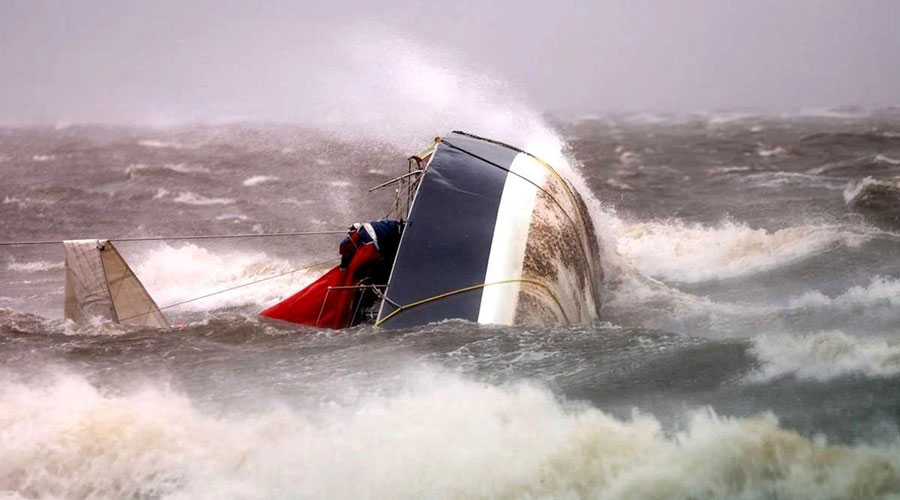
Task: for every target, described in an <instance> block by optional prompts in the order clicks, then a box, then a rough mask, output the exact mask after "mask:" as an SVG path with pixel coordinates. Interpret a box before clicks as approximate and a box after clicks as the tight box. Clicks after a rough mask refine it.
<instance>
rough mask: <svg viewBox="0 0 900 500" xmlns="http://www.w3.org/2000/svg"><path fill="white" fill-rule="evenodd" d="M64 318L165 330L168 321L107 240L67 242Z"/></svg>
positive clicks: (78, 321) (64, 244) (75, 320)
mask: <svg viewBox="0 0 900 500" xmlns="http://www.w3.org/2000/svg"><path fill="white" fill-rule="evenodd" d="M63 246H64V247H65V251H66V302H65V317H66V319H71V320H72V321H74V322H76V323H85V322H88V321H90V319H91V318H92V317H100V318H105V319H108V320H110V321H113V322H115V323H124V324H127V325H137V326H155V327H160V328H166V327H168V326H169V322H168V321H167V320H166V318H165V316H163V314H162V312H160V310H159V307H158V306H157V305H156V303H155V302H154V301H153V299H152V298H151V297H150V294H148V293H147V290H146V289H145V288H144V285H143V284H141V281H140V280H139V279H138V278H137V276H136V275H135V274H134V271H132V270H131V268H130V267H128V264H127V263H126V262H125V259H123V258H122V255H121V254H119V251H118V250H116V247H115V246H114V245H113V244H112V242H111V241H105V240H68V241H64V242H63Z"/></svg>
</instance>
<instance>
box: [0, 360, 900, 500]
mask: <svg viewBox="0 0 900 500" xmlns="http://www.w3.org/2000/svg"><path fill="white" fill-rule="evenodd" d="M420 378H422V381H421V382H419V383H418V384H417V387H415V388H413V389H411V390H408V391H403V392H401V393H400V394H395V395H392V396H369V397H365V398H363V400H362V401H360V402H359V403H358V404H357V405H356V406H354V407H352V408H342V407H337V408H336V407H333V406H324V407H321V408H314V409H308V410H305V411H300V410H291V409H287V408H277V409H274V410H270V411H267V412H263V413H255V414H244V415H225V416H222V415H218V416H211V415H208V414H205V413H203V412H201V411H200V410H198V409H197V408H196V407H195V406H194V405H193V403H192V401H191V400H190V399H189V398H187V397H186V396H184V395H181V394H178V393H173V392H172V391H171V390H168V389H160V388H157V387H152V386H151V387H147V388H145V389H143V390H140V391H137V392H134V393H131V394H125V395H115V394H108V393H105V392H104V391H101V390H98V389H97V388H96V387H94V386H92V385H91V384H89V383H88V382H87V381H86V380H84V379H83V378H80V377H74V376H68V375H61V376H58V377H57V378H56V380H53V381H51V382H50V383H48V384H45V385H43V386H40V387H35V386H28V385H25V384H21V383H12V382H5V383H3V384H2V385H0V448H2V449H3V450H4V454H3V456H2V457H0V464H2V467H0V488H2V489H3V490H5V491H11V492H19V493H20V494H23V495H26V496H38V497H50V496H52V497H79V498H80V497H85V496H93V497H118V498H123V497H145V496H153V497H162V498H173V497H176V498H183V497H187V498H223V497H247V498H265V497H273V496H279V495H283V494H284V493H285V492H290V494H291V496H296V497H301V498H358V497H375V498H420V497H422V496H429V497H432V498H459V497H465V498H522V497H526V498H575V497H598V498H636V499H640V498H664V497H675V498H720V497H742V498H756V497H778V498H824V497H829V498H851V497H854V498H858V497H874V496H878V495H882V494H885V493H887V492H889V491H895V490H896V488H897V487H898V485H900V445H898V444H896V443H895V444H890V445H885V446H883V447H881V448H874V447H869V446H864V445H858V446H853V447H848V446H839V445H833V444H829V443H827V441H825V439H824V438H815V439H809V438H806V437H803V436H800V435H798V434H796V433H794V432H791V431H788V430H785V429H782V428H781V427H780V426H779V425H778V421H777V419H776V418H775V417H774V416H773V415H771V414H763V415H760V416H758V417H754V418H727V417H720V416H717V415H715V414H714V413H713V412H712V411H711V410H705V411H697V412H694V413H692V414H690V416H689V418H688V420H687V424H686V426H685V429H684V430H683V431H682V432H679V433H677V434H675V435H673V436H666V435H665V434H664V433H663V432H662V431H661V426H660V424H659V423H658V422H657V421H656V420H655V419H653V418H652V417H649V416H640V415H638V416H636V417H634V418H633V419H632V420H630V421H623V420H618V419H615V418H613V417H611V416H609V415H607V414H605V413H603V412H601V411H599V410H597V409H594V408H589V407H584V406H578V405H570V404H565V403H561V402H559V401H558V400H556V399H555V398H554V397H553V395H552V394H551V393H550V392H549V391H546V390H544V389H542V388H539V387H535V386H533V385H529V384H521V383H520V384H514V385H510V386H502V387H495V386H488V385H484V384H478V383H473V382H468V381H465V380H462V379H460V378H451V377H434V376H425V377H420ZM347 478H352V481H348V480H347Z"/></svg>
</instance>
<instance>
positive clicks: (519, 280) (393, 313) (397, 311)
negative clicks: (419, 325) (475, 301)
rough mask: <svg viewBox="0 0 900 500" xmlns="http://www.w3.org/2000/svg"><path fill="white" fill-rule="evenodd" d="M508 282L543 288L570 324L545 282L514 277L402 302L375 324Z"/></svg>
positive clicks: (556, 298) (392, 302) (378, 324)
mask: <svg viewBox="0 0 900 500" xmlns="http://www.w3.org/2000/svg"><path fill="white" fill-rule="evenodd" d="M510 283H525V284H529V285H535V286H537V287H540V288H543V289H544V291H545V292H547V294H548V295H550V298H551V299H553V302H555V303H556V307H557V308H558V309H559V312H560V313H561V314H562V317H563V319H564V320H565V322H566V324H567V325H568V324H571V322H570V321H569V316H568V315H567V314H566V310H565V309H563V306H562V303H560V301H559V298H558V297H557V296H556V294H555V293H553V290H551V289H550V287H548V286H547V285H546V284H544V283H542V282H540V281H538V280H533V279H528V278H515V279H508V280H500V281H491V282H488V283H478V284H476V285H471V286H466V287H463V288H458V289H456V290H451V291H449V292H444V293H439V294H437V295H434V296H431V297H427V298H424V299H421V300H417V301H415V302H412V303H410V304H403V305H400V306H396V307H397V308H396V309H394V310H393V311H391V312H390V313H389V314H388V315H387V316H385V317H383V318H381V319H380V320H378V321H376V322H375V326H381V325H382V324H384V322H385V321H387V320H389V319H391V318H393V317H394V316H396V315H398V314H400V313H401V312H403V311H406V310H408V309H412V308H414V307H418V306H421V305H422V304H427V303H429V302H434V301H436V300H441V299H445V298H447V297H452V296H453V295H458V294H460V293H465V292H471V291H472V290H478V289H479V288H485V287H488V286H493V285H506V284H510ZM384 299H385V300H389V299H388V298H387V296H385V297H384ZM389 302H390V303H391V304H392V305H393V304H395V303H394V301H392V300H389Z"/></svg>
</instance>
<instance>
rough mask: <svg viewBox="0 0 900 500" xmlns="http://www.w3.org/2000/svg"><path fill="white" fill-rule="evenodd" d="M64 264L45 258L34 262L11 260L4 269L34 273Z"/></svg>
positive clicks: (53, 268)
mask: <svg viewBox="0 0 900 500" xmlns="http://www.w3.org/2000/svg"><path fill="white" fill-rule="evenodd" d="M63 267H64V264H63V263H62V262H49V261H46V260H37V261H34V262H15V261H12V262H10V263H9V264H7V265H6V269H8V270H10V271H16V272H20V273H34V272H40V271H53V270H56V269H62V268H63Z"/></svg>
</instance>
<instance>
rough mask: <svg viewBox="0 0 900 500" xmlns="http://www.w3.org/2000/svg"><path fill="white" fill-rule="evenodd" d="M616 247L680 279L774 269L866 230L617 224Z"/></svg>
mask: <svg viewBox="0 0 900 500" xmlns="http://www.w3.org/2000/svg"><path fill="white" fill-rule="evenodd" d="M615 230H616V240H617V242H618V251H619V252H620V253H621V254H622V255H624V256H625V257H626V258H628V259H629V260H630V261H631V262H632V263H634V265H635V266H637V268H638V269H639V270H641V271H642V272H643V273H645V274H648V275H650V276H654V277H657V278H660V279H665V280H672V281H678V282H687V283H694V282H700V281H707V280H714V279H727V278H734V277H738V276H743V275H747V274H754V273H758V272H761V271H767V270H770V269H775V268H778V267H781V266H784V265H787V264H790V263H793V262H797V261H799V260H802V259H805V258H807V257H809V256H811V255H815V254H817V253H819V252H822V251H823V250H826V249H828V248H829V247H831V246H833V245H846V246H858V245H860V244H861V243H863V242H865V241H866V240H867V239H869V238H870V233H869V232H867V231H866V230H864V229H855V228H852V227H845V226H831V225H809V226H798V227H790V228H785V229H780V230H777V231H768V230H765V229H754V228H751V227H750V226H748V225H746V224H744V223H736V222H730V221H726V222H722V223H719V224H717V225H716V226H704V225H700V224H688V223H684V222H681V221H678V220H668V221H661V222H637V223H626V222H624V221H620V223H619V224H616V227H615Z"/></svg>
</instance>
